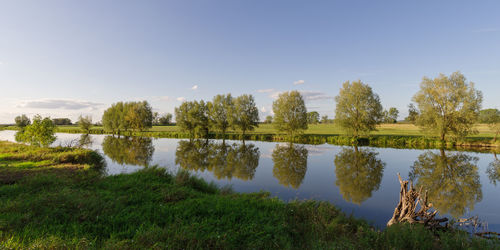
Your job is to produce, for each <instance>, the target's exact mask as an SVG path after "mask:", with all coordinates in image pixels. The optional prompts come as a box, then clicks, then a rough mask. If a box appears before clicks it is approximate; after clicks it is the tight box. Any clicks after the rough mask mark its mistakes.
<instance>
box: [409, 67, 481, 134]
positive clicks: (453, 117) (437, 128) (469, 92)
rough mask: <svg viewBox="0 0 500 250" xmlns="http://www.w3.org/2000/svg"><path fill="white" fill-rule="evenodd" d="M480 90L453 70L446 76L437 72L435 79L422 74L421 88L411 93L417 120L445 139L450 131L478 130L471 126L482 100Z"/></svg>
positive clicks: (452, 132)
mask: <svg viewBox="0 0 500 250" xmlns="http://www.w3.org/2000/svg"><path fill="white" fill-rule="evenodd" d="M482 100H483V97H482V94H481V92H480V91H478V90H476V89H475V88H474V83H472V82H467V81H466V79H465V76H464V75H463V74H461V73H460V72H455V73H453V74H451V75H450V76H449V77H448V76H446V75H444V74H440V75H439V76H438V77H436V78H434V79H430V78H427V77H424V79H423V80H422V83H421V84H420V90H419V91H418V92H417V93H416V94H415V96H413V101H414V102H415V103H416V104H417V106H418V110H419V113H420V115H418V117H417V120H416V124H417V125H418V126H420V127H421V128H423V129H425V130H426V131H430V132H431V133H433V134H436V135H438V136H439V138H440V139H441V141H446V139H447V136H449V135H450V134H451V135H453V136H454V137H455V138H458V137H465V136H467V135H468V134H471V133H475V132H477V131H476V130H474V124H475V123H476V121H477V119H478V116H479V110H480V109H481V102H482Z"/></svg>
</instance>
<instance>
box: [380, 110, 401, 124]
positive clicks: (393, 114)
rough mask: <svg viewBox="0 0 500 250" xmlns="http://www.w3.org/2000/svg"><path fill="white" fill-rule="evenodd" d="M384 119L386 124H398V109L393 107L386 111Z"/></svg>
mask: <svg viewBox="0 0 500 250" xmlns="http://www.w3.org/2000/svg"><path fill="white" fill-rule="evenodd" d="M382 114H383V119H384V122H385V123H396V122H398V116H399V111H398V109H396V108H394V107H391V108H389V110H384V112H383V113H382Z"/></svg>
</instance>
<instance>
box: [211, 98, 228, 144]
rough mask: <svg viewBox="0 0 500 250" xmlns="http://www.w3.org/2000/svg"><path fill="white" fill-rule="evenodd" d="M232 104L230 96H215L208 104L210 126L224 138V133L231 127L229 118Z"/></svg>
mask: <svg viewBox="0 0 500 250" xmlns="http://www.w3.org/2000/svg"><path fill="white" fill-rule="evenodd" d="M233 110H234V102H233V97H232V96H231V94H227V95H216V96H214V98H213V100H212V102H209V103H208V118H209V122H210V126H211V127H212V128H213V129H215V130H216V131H218V132H220V133H221V134H222V138H225V137H226V131H227V129H228V128H229V126H230V125H231V116H232V115H233V112H234V111H233Z"/></svg>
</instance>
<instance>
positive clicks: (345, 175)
mask: <svg viewBox="0 0 500 250" xmlns="http://www.w3.org/2000/svg"><path fill="white" fill-rule="evenodd" d="M377 155H378V153H376V152H374V151H372V150H370V149H358V147H354V148H343V149H342V151H341V152H340V153H338V154H337V155H336V156H335V160H334V163H335V175H336V177H337V180H336V182H335V185H337V186H338V187H339V190H340V193H341V194H342V197H343V198H344V199H345V200H347V201H352V202H353V203H356V204H361V203H362V202H363V201H365V200H366V199H368V198H370V197H371V196H372V192H373V191H376V190H378V188H379V186H380V182H381V181H382V175H383V171H384V168H385V163H384V162H383V161H381V160H380V159H378V158H377Z"/></svg>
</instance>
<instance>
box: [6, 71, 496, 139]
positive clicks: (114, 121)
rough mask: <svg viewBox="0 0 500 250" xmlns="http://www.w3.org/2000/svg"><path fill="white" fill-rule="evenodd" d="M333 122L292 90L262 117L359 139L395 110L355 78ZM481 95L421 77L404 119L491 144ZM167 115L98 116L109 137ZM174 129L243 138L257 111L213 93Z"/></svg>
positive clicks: (459, 82)
mask: <svg viewBox="0 0 500 250" xmlns="http://www.w3.org/2000/svg"><path fill="white" fill-rule="evenodd" d="M335 103H336V107H335V118H334V119H333V120H330V119H328V117H327V116H323V117H321V119H320V115H319V113H318V112H316V111H311V112H308V111H307V108H306V106H305V103H304V98H303V97H302V95H301V94H300V92H298V91H289V92H284V93H281V94H280V95H279V96H278V98H277V99H276V100H275V101H274V102H273V107H272V109H273V113H274V116H267V117H266V118H265V120H264V123H269V124H272V125H273V127H274V128H275V129H276V130H277V131H279V132H280V133H285V134H287V135H288V136H289V137H290V138H293V137H295V136H297V135H300V134H302V133H303V132H304V131H305V130H306V129H308V125H309V124H317V123H320V122H321V123H330V122H334V123H335V124H337V125H338V126H339V127H340V128H342V129H343V130H344V131H345V133H346V134H348V135H351V136H353V137H354V138H359V137H360V136H365V135H368V134H369V133H370V132H371V131H374V130H376V126H377V125H379V124H380V123H383V122H385V123H395V122H397V119H398V116H399V111H398V110H397V109H396V108H394V107H391V108H389V109H388V110H384V109H383V107H382V105H381V102H380V98H379V96H378V95H377V94H376V93H375V92H374V91H373V90H372V88H371V87H370V86H369V85H368V84H365V83H363V82H361V81H360V80H358V81H353V82H351V81H346V82H344V83H343V84H342V87H341V88H340V91H339V94H338V95H337V96H336V97H335ZM481 104H482V93H481V92H480V91H479V90H476V89H475V86H474V83H472V82H470V81H467V80H466V78H465V76H464V75H463V74H461V73H460V72H455V73H452V74H451V75H450V76H446V75H444V74H440V75H439V76H438V77H436V78H428V77H424V78H423V80H422V82H421V84H420V89H419V91H418V92H417V93H416V94H415V95H414V96H413V98H412V103H411V104H410V105H409V106H408V117H406V118H405V120H406V121H408V122H411V123H414V124H415V125H417V126H419V127H420V128H421V129H422V130H423V131H425V132H426V133H428V134H430V135H435V136H438V137H439V139H440V140H441V141H448V140H450V139H451V140H456V139H458V138H463V137H465V136H467V135H471V134H475V133H477V132H478V131H477V130H476V129H475V127H474V125H475V124H476V123H477V122H483V123H487V124H489V126H490V128H491V129H492V130H493V132H494V134H495V138H494V141H496V139H497V137H498V134H499V133H500V111H499V110H497V109H485V110H481ZM172 118H173V116H172V114H166V115H164V116H159V114H158V113H156V112H152V108H151V106H150V105H149V103H148V102H147V101H142V102H117V103H114V104H113V105H111V107H109V108H108V109H107V110H106V111H105V112H104V114H103V116H102V125H103V127H104V129H105V130H106V131H109V132H111V133H112V134H120V133H122V132H124V131H143V130H146V129H149V128H151V127H152V126H153V125H169V124H172ZM175 120H176V125H177V126H179V128H180V129H181V130H182V131H184V132H188V133H189V134H190V137H192V138H194V137H206V136H207V135H208V134H209V133H210V132H215V133H216V134H218V135H221V136H222V138H225V135H226V133H227V131H228V130H229V129H232V130H238V131H240V132H241V134H242V135H243V138H244V136H245V134H246V133H247V132H248V131H252V130H254V129H255V128H256V127H258V126H259V122H260V119H259V112H258V109H257V106H256V103H255V100H254V98H253V96H252V95H247V94H245V95H241V96H238V97H233V96H232V95H231V94H219V95H216V96H214V97H213V99H212V100H211V101H208V102H205V101H204V100H200V101H196V100H195V101H185V102H183V103H182V104H181V105H180V106H179V107H176V108H175ZM15 121H16V124H17V125H18V126H19V127H26V126H28V125H29V124H30V120H29V119H28V118H27V117H26V116H25V115H22V116H18V117H16V119H15ZM67 122H69V123H71V121H70V120H69V119H54V120H52V123H53V124H58V123H67ZM78 124H79V125H80V127H81V128H82V129H83V130H84V131H86V132H87V133H88V132H89V131H90V128H91V126H92V119H91V117H88V116H87V117H80V118H79V121H78Z"/></svg>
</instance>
